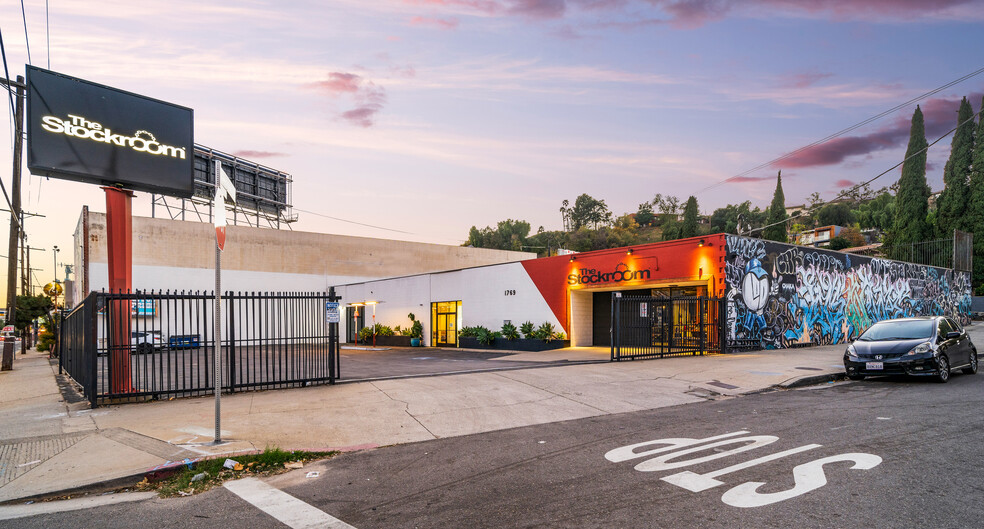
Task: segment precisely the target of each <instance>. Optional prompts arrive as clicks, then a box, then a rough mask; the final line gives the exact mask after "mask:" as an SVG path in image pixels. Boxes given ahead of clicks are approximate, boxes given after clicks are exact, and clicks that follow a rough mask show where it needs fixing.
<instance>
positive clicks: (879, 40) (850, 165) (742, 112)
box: [0, 0, 984, 288]
mask: <svg viewBox="0 0 984 529" xmlns="http://www.w3.org/2000/svg"><path fill="white" fill-rule="evenodd" d="M24 6H25V14H26V19H27V24H26V25H27V39H25V28H24V21H23V19H22V13H21V9H20V5H19V3H17V2H6V3H4V5H3V6H0V30H2V32H3V40H4V44H5V46H6V53H7V63H8V67H9V68H10V75H11V76H16V75H18V74H21V75H22V74H23V73H24V64H25V63H27V62H28V48H27V45H26V42H27V41H29V42H30V55H31V57H30V62H31V63H32V64H34V65H35V66H39V67H42V68H47V67H49V62H48V61H49V56H50V69H51V70H54V71H56V72H60V73H64V74H67V75H71V76H76V77H80V78H83V79H86V80H90V81H93V82H97V83H102V84H106V85H109V86H113V87H116V88H120V89H123V90H127V91H131V92H135V93H139V94H144V95H147V96H150V97H154V98H157V99H162V100H165V101H170V102H173V103H176V104H179V105H183V106H187V107H191V108H193V109H194V111H195V140H196V143H199V144H202V145H206V146H208V147H211V148H215V149H218V150H221V151H225V152H229V153H233V154H237V155H239V156H242V157H244V158H248V159H251V160H253V161H256V162H258V163H261V164H264V165H268V166H271V167H274V168H277V169H280V170H282V171H285V172H287V173H290V174H291V175H293V177H294V187H293V204H294V207H295V212H296V213H297V214H298V216H299V221H298V222H297V223H295V224H294V226H293V228H294V229H295V230H300V231H314V232H327V233H338V234H348V235H359V236H369V237H379V238H395V239H405V240H415V241H424V242H433V243H440V244H461V243H462V242H463V241H464V240H465V238H467V234H468V229H469V227H471V226H472V225H477V226H480V227H481V226H486V225H490V224H495V223H496V222H497V221H499V220H503V219H506V218H514V219H524V220H527V221H529V222H530V223H531V224H532V225H533V229H534V230H536V228H537V227H539V226H543V227H544V228H545V229H547V230H553V229H559V228H560V227H561V225H562V221H561V216H560V213H559V211H558V208H559V207H560V205H561V202H562V201H563V200H564V199H568V200H571V201H573V200H574V199H575V198H576V197H577V196H578V195H580V194H581V193H588V194H590V195H592V196H594V197H595V198H599V199H604V200H605V201H606V203H607V204H608V206H609V207H610V209H611V210H612V211H613V212H614V213H615V214H616V215H620V214H623V213H628V212H634V211H636V209H637V208H638V205H639V203H640V202H643V201H645V200H649V199H651V198H652V197H653V195H655V194H657V193H661V194H663V195H666V194H670V195H676V196H679V197H681V198H682V199H683V200H686V197H687V196H688V195H691V194H696V196H697V199H698V202H699V205H700V209H701V210H702V212H704V213H708V214H709V213H710V212H711V211H712V210H714V209H715V208H718V207H722V206H724V205H725V204H728V203H737V202H741V201H744V200H750V201H751V202H752V204H753V205H756V206H759V207H762V208H765V207H767V206H768V204H769V202H770V200H771V197H772V192H773V189H774V186H775V174H776V171H777V170H779V169H782V171H783V173H782V174H783V185H784V189H785V194H786V199H787V204H788V205H794V204H800V203H803V202H804V201H805V199H806V197H807V196H809V195H810V194H811V193H813V192H819V193H820V194H821V195H822V196H823V197H825V198H833V197H834V196H835V195H836V194H837V193H838V192H839V191H840V190H841V189H843V188H845V187H846V186H850V185H853V184H854V183H856V182H859V181H862V180H866V179H869V178H871V177H874V176H875V175H877V174H879V173H881V172H882V171H884V170H886V169H888V168H889V167H891V166H892V165H894V164H896V163H898V162H899V161H900V160H901V159H902V156H903V154H904V151H905V147H906V142H907V140H908V136H909V121H910V119H911V117H912V112H913V110H914V109H915V103H913V104H910V105H907V106H904V107H903V108H901V109H900V110H898V111H897V112H894V113H890V114H888V115H886V116H884V117H882V118H880V119H877V120H874V121H872V122H871V123H868V124H867V125H865V126H863V127H860V128H857V129H856V130H853V131H851V132H850V133H848V134H845V135H843V136H840V137H837V138H834V139H831V140H829V141H824V142H821V143H820V144H818V145H816V146H815V147H812V148H809V149H805V150H802V151H800V152H797V153H795V154H794V155H792V156H788V157H786V158H784V159H782V160H781V161H779V162H777V163H774V164H768V163H767V162H769V161H770V160H773V159H776V158H779V157H782V156H783V155H786V154H788V153H792V152H793V151H797V150H798V149H800V148H802V147H804V146H807V145H810V144H812V143H814V142H816V141H817V140H820V139H823V138H825V137H827V136H829V135H831V134H833V133H835V132H837V131H840V130H842V129H845V128H847V127H850V126H852V125H855V124H857V123H859V122H862V121H864V120H867V119H868V118H871V117H872V116H876V115H878V114H880V113H882V112H884V111H886V110H888V109H891V108H893V107H895V106H897V105H899V104H901V103H904V102H906V101H909V100H910V99H912V98H914V97H917V96H919V95H920V94H923V93H926V92H928V91H930V90H933V89H935V88H937V87H940V86H942V85H945V84H947V83H949V82H951V81H953V80H955V79H958V78H960V77H962V76H965V75H966V74H969V73H971V72H974V71H976V70H978V69H981V68H982V67H984V55H982V54H981V50H984V32H982V31H981V27H982V22H984V1H979V0H978V1H970V0H966V1H961V0H938V1H926V0H815V1H811V2H801V1H798V0H744V1H737V0H730V1H729V0H694V1H683V0H374V1H365V0H358V1H357V0H336V1H330V0H318V1H313V0H304V1H292V0H288V1H282V2H272V1H264V0H237V1H235V2H233V1H225V0H215V1H209V2H200V1H192V0H170V1H168V2H134V1H132V0H128V1H122V0H104V1H102V2H98V3H93V2H79V1H74V2H58V1H54V0H51V1H49V4H48V8H49V12H48V21H47V25H46V19H45V3H44V2H41V1H38V0H25V1H24ZM46 32H47V34H48V35H50V48H49V46H48V45H47V41H46ZM964 96H967V97H968V98H969V99H970V100H971V102H972V104H973V107H974V109H975V111H976V110H979V108H980V104H981V98H982V96H984V74H982V75H979V76H976V77H973V78H971V79H969V80H966V81H963V82H961V83H958V84H956V85H954V86H952V87H950V88H948V89H945V90H943V91H940V92H939V93H936V94H934V95H932V96H930V97H928V98H926V99H923V100H922V101H920V102H919V104H921V106H922V110H923V112H924V113H925V117H926V133H927V138H928V140H929V141H930V142H932V141H933V140H934V139H936V138H937V137H939V136H940V135H942V134H944V133H945V132H947V131H949V130H950V129H951V128H952V127H953V126H955V124H956V110H957V106H958V104H959V101H960V99H961V97H964ZM9 116H10V113H9V112H8V119H7V120H6V122H7V126H6V127H4V130H3V132H2V134H3V137H4V145H6V147H5V148H4V149H2V152H0V167H4V168H6V169H4V170H3V171H2V172H0V177H2V178H3V180H4V183H5V184H6V185H7V186H8V188H9V183H10V169H9V168H10V167H11V164H12V161H11V159H12V157H11V150H12V144H13V135H12V124H11V118H10V117H9ZM949 146H950V139H949V138H947V139H944V140H943V141H941V142H940V143H939V144H937V145H936V146H935V147H934V148H933V149H932V150H931V151H930V153H929V167H928V179H929V181H930V185H931V186H932V187H933V188H934V190H936V189H939V188H940V187H941V186H942V170H943V165H944V163H945V162H946V159H947V156H948V154H949ZM760 165H762V166H763V167H762V168H760V169H758V170H755V171H750V172H749V171H748V170H749V169H751V168H755V167H757V166H760ZM25 174H26V169H25ZM735 175H741V176H740V177H738V178H734V179H732V180H731V181H729V182H727V183H725V184H722V185H715V184H718V183H719V182H722V181H724V180H726V179H729V178H731V177H733V176H735ZM897 178H898V171H894V172H892V173H889V174H888V175H886V176H884V177H882V178H881V179H880V180H878V181H876V182H875V184H873V185H874V186H875V187H881V186H882V185H886V186H887V185H889V184H891V183H892V182H893V181H894V180H895V179H897ZM711 186H713V187H711ZM23 200H24V204H25V206H24V207H25V209H26V210H27V211H31V212H34V213H38V214H42V215H45V217H36V218H33V219H32V220H29V221H28V222H27V228H28V242H29V244H31V246H36V247H41V248H48V251H47V252H44V253H39V254H34V255H32V265H34V266H36V267H39V268H42V271H39V272H37V275H38V280H39V281H40V282H42V283H45V282H47V281H50V279H51V277H52V273H51V270H52V267H53V263H52V255H51V250H50V248H51V246H52V245H58V246H59V247H60V248H63V249H66V250H67V249H68V248H70V247H71V246H72V232H73V231H74V228H75V225H76V222H77V219H78V216H79V213H80V211H81V209H82V206H84V205H88V206H89V207H90V208H91V209H93V210H95V211H105V201H104V198H103V194H102V191H100V190H99V189H98V188H97V187H95V186H89V185H85V184H78V183H73V182H67V181H63V180H55V179H46V178H41V177H37V176H25V178H24V192H23ZM133 209H134V214H136V215H149V213H150V196H149V195H147V194H145V193H138V195H137V197H136V198H135V199H134V207H133ZM318 214H320V215H318ZM322 215H324V216H322ZM325 216H328V217H335V218H337V219H346V220H349V221H353V222H342V221H339V220H334V219H331V218H328V217H325ZM356 223H361V224H356ZM0 224H2V225H3V228H0V229H2V231H0V235H2V236H3V237H4V238H3V240H6V226H7V222H6V221H3V222H0ZM365 224H368V225H371V226H378V227H384V228H389V229H388V230H386V229H377V228H373V227H369V226H365ZM227 244H235V241H229V242H228V243H227ZM4 253H5V252H4ZM58 257H59V259H58V260H59V261H62V262H70V255H68V252H66V251H63V252H62V253H61V254H60V255H59V256H58ZM0 288H2V286H0Z"/></svg>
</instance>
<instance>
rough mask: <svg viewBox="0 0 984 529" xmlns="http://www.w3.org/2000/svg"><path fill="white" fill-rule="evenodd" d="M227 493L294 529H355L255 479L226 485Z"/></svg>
mask: <svg viewBox="0 0 984 529" xmlns="http://www.w3.org/2000/svg"><path fill="white" fill-rule="evenodd" d="M223 487H225V488H226V489H228V490H229V491H231V492H232V493H234V494H236V495H237V496H239V497H240V498H242V499H244V500H246V501H248V502H249V503H251V504H253V506H254V507H256V508H258V509H260V510H261V511H263V512H265V513H267V514H269V515H270V516H273V517H274V518H276V519H277V520H279V521H280V522H281V523H283V524H284V525H287V526H289V527H292V528H294V529H309V528H310V529H313V528H324V527H327V528H329V529H355V528H354V527H352V526H351V525H349V524H347V523H345V522H343V521H341V520H339V519H338V518H334V517H332V516H330V515H328V514H327V513H325V512H323V511H321V510H319V509H317V508H315V507H314V506H312V505H309V504H307V503H304V502H303V501H301V500H299V499H297V498H295V497H293V496H291V495H290V494H287V493H286V492H283V491H281V490H279V489H275V488H273V487H271V486H270V485H267V484H266V483H263V482H262V481H260V480H258V479H256V478H246V479H240V480H236V481H227V482H225V484H224V485H223Z"/></svg>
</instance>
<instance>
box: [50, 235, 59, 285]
mask: <svg viewBox="0 0 984 529" xmlns="http://www.w3.org/2000/svg"><path fill="white" fill-rule="evenodd" d="M52 250H54V252H52V255H51V257H52V262H51V264H52V266H54V268H52V269H51V270H52V274H53V275H54V276H55V283H57V282H58V252H60V251H61V250H59V249H58V245H57V244H56V245H55V246H54V247H53V248H52Z"/></svg>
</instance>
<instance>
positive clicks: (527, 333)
mask: <svg viewBox="0 0 984 529" xmlns="http://www.w3.org/2000/svg"><path fill="white" fill-rule="evenodd" d="M535 329H536V327H534V326H533V322H531V321H527V322H525V323H523V324H522V325H520V326H519V332H521V333H523V338H526V339H530V338H534V336H533V331H534V330H535Z"/></svg>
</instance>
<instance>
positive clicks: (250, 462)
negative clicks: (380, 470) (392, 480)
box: [135, 447, 339, 498]
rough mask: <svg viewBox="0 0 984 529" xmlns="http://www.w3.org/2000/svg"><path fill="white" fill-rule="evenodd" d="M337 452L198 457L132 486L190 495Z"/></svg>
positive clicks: (268, 450)
mask: <svg viewBox="0 0 984 529" xmlns="http://www.w3.org/2000/svg"><path fill="white" fill-rule="evenodd" d="M338 453H339V452H337V451H332V452H306V451H303V450H294V451H286V450H281V449H279V448H276V447H274V448H266V449H264V450H263V451H262V452H260V453H258V454H240V455H236V456H232V457H226V456H222V457H218V458H216V459H206V460H203V461H198V462H196V463H194V464H193V465H192V468H188V467H187V466H182V467H181V469H180V470H178V471H177V472H176V473H175V474H172V475H170V476H168V477H166V478H164V479H162V480H160V481H149V480H148V479H147V478H144V480H143V481H141V482H140V483H138V484H137V486H136V487H135V489H136V490H144V491H151V490H156V491H157V493H158V494H159V495H160V496H161V497H162V498H170V497H174V496H191V495H192V494H198V493H200V492H205V491H206V490H209V489H211V488H213V487H217V486H219V485H222V483H224V482H226V481H229V480H233V479H240V478H244V477H249V476H270V475H274V474H280V473H283V472H287V471H289V470H293V469H295V468H301V467H302V466H303V464H304V463H306V462H309V461H317V460H320V459H329V458H332V457H334V456H335V455H337V454H338ZM227 459H232V460H233V461H235V462H236V463H238V464H237V465H236V466H235V467H234V468H232V469H229V468H226V467H224V466H223V465H224V464H225V462H226V460H227Z"/></svg>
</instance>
